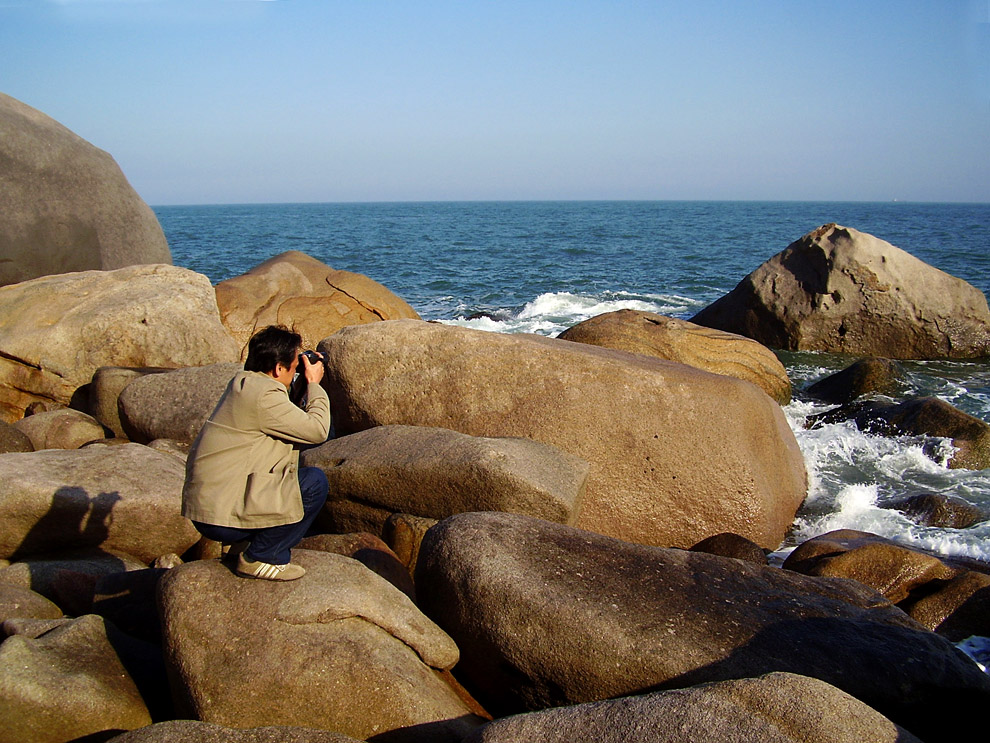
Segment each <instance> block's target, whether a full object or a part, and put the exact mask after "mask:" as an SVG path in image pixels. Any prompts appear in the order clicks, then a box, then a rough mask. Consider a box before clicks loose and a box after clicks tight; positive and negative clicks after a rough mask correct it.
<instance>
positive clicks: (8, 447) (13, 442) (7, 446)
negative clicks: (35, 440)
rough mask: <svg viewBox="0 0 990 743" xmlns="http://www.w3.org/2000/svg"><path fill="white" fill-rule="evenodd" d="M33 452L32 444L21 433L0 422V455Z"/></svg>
mask: <svg viewBox="0 0 990 743" xmlns="http://www.w3.org/2000/svg"><path fill="white" fill-rule="evenodd" d="M27 451H34V444H32V443H31V439H30V438H28V435H27V434H26V433H24V432H23V431H19V430H18V429H16V428H15V427H14V426H12V425H11V424H10V423H7V422H5V421H0V454H10V453H14V452H27Z"/></svg>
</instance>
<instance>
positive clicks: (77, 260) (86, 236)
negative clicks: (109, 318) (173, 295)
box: [0, 93, 172, 285]
mask: <svg viewBox="0 0 990 743" xmlns="http://www.w3.org/2000/svg"><path fill="white" fill-rule="evenodd" d="M0 161H2V162H3V168H2V169H0V193H2V194H3V210H2V211H0V253H2V254H3V256H4V261H3V262H2V263H0V285H4V284H14V283H17V282H20V281H26V280H28V279H33V278H36V277H38V276H46V275H48V274H56V273H66V272H69V271H85V270H88V269H113V268H121V267H123V266H129V265H132V264H135V263H171V262H172V257H171V255H170V253H169V249H168V243H167V242H166V241H165V235H164V234H163V233H162V228H161V226H160V225H159V224H158V220H157V218H156V217H155V214H154V212H152V211H151V209H150V208H149V207H148V205H147V204H145V203H144V201H142V200H141V198H140V197H139V196H138V195H137V194H136V193H135V192H134V189H133V188H131V185H130V184H129V183H128V182H127V179H126V178H125V177H124V174H123V173H121V172H120V167H119V166H118V165H117V163H115V162H114V160H113V158H112V157H110V155H108V154H107V153H106V152H104V151H103V150H100V149H98V148H96V147H94V146H93V145H91V144H90V143H89V142H86V141H85V140H83V139H81V138H80V137H78V136H76V135H75V134H73V133H72V132H71V131H69V130H68V129H66V128H65V127H64V126H62V125H61V124H59V123H58V122H56V121H54V120H53V119H51V118H49V117H48V116H46V115H45V114H43V113H41V112H40V111H37V110H35V109H33V108H31V107H30V106H27V105H25V104H23V103H21V102H20V101H18V100H16V99H14V98H11V97H10V96H7V95H3V94H2V93H0Z"/></svg>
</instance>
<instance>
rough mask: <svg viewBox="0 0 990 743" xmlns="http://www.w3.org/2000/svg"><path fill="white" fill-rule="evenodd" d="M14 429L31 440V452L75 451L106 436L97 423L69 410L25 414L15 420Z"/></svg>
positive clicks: (88, 416) (76, 411)
mask: <svg viewBox="0 0 990 743" xmlns="http://www.w3.org/2000/svg"><path fill="white" fill-rule="evenodd" d="M14 427H15V428H16V429H17V430H19V431H21V432H22V433H23V434H24V435H26V436H27V437H28V438H29V439H31V444H32V446H33V447H34V450H35V451H40V450H41V449H78V448H79V447H81V446H84V445H85V444H88V443H90V442H91V441H99V440H100V439H102V438H104V437H105V436H106V432H105V431H104V430H103V426H101V425H100V423H99V421H97V420H96V419H95V418H93V417H92V416H90V415H86V414H85V413H83V412H81V411H79V410H73V409H72V408H62V409H61V410H53V411H50V412H47V413H37V414H35V415H29V416H28V417H27V418H21V420H19V421H15V422H14Z"/></svg>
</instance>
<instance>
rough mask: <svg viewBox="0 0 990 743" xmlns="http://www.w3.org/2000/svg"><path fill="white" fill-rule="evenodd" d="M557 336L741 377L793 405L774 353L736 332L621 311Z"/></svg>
mask: <svg viewBox="0 0 990 743" xmlns="http://www.w3.org/2000/svg"><path fill="white" fill-rule="evenodd" d="M557 337H558V338H560V339H561V340H567V341H575V342H577V343H591V344H593V345H595V346H604V347H605V348H614V349H616V350H619V351H630V352H632V353H641V354H643V355H644V356H653V357H655V358H658V359H666V360H667V361H677V362H679V363H681V364H687V365H688V366H694V367H696V368H698V369H704V370H705V371H709V372H712V373H713V374H726V375H728V376H730V377H737V378H738V379H744V380H746V381H747V382H752V383H753V384H755V385H756V386H757V387H759V388H760V389H761V390H763V391H764V392H766V393H767V394H768V395H770V397H771V398H773V399H774V400H776V401H777V402H778V403H780V404H781V405H786V404H787V403H789V402H790V401H791V380H790V379H788V377H787V372H786V371H785V370H784V365H783V364H781V363H780V360H779V359H778V358H777V357H776V356H775V355H774V353H773V351H771V350H770V349H769V348H767V347H765V346H762V345H760V344H759V343H757V342H756V341H754V340H751V339H749V338H745V337H743V336H741V335H736V334H734V333H725V332H722V331H720V330H712V329H711V328H705V327H702V326H701V325H695V324H694V323H691V322H687V321H686V320H678V319H676V318H673V317H665V316H664V315H658V314H657V313H655V312H642V311H640V310H618V311H616V312H606V313H605V314H603V315H598V316H596V317H592V318H591V319H589V320H585V321H584V322H580V323H578V324H577V325H575V326H573V327H571V328H568V329H567V330H565V331H564V332H563V333H561V334H560V335H559V336H557Z"/></svg>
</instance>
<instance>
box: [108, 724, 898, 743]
mask: <svg viewBox="0 0 990 743" xmlns="http://www.w3.org/2000/svg"><path fill="white" fill-rule="evenodd" d="M107 743H362V742H361V741H359V740H358V739H357V738H351V737H350V736H348V735H341V734H340V733H333V732H330V731H329V730H314V729H313V728H297V727H285V726H282V725H273V726H269V727H258V728H251V729H249V730H238V729H237V728H228V727H224V726H223V725H214V724H213V723H211V722H199V721H198V720H170V721H168V722H159V723H157V724H155V725H149V726H148V727H145V728H141V729H140V730H133V731H131V732H129V733H123V734H121V735H118V736H115V737H113V738H111V739H110V740H109V741H107ZM905 743H909V742H907V741H906V742H905Z"/></svg>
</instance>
